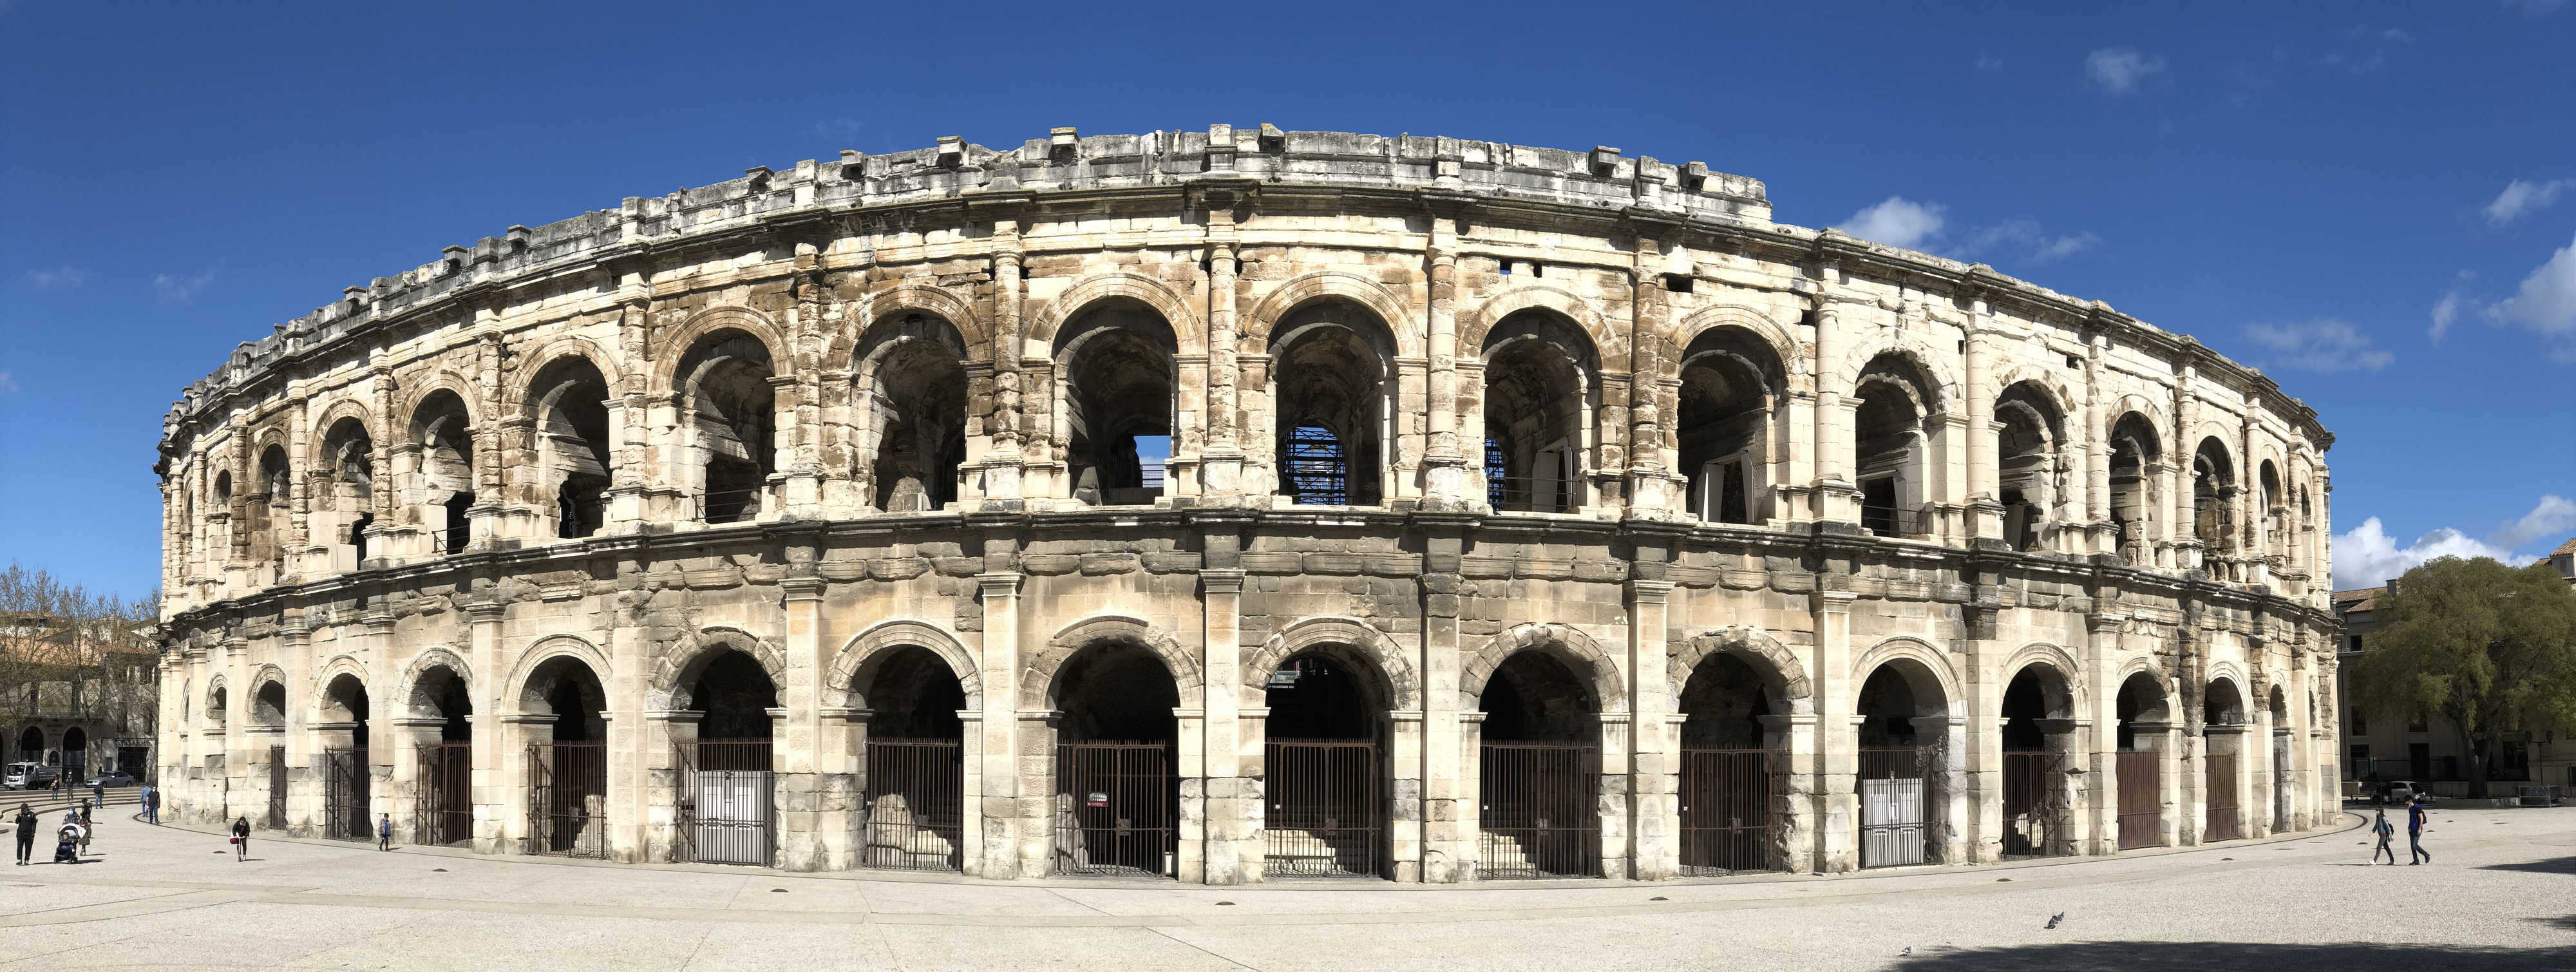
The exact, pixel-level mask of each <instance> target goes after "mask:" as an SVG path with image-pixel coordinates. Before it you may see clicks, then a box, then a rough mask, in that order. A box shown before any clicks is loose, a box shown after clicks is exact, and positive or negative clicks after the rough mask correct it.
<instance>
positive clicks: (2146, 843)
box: [2113, 749, 2165, 850]
mask: <svg viewBox="0 0 2576 972" xmlns="http://www.w3.org/2000/svg"><path fill="white" fill-rule="evenodd" d="M2160 755H2161V754H2159V753H2157V752H2156V751H2155V750H2152V749H2142V750H2128V751H2123V752H2119V753H2115V754H2113V758H2114V759H2115V760H2116V761H2117V770H2116V772H2117V773H2118V775H2119V787H2120V849H2121V850H2131V849H2134V848H2139V847H2160V846H2163V844H2164V842H2165V837H2164V768H2163V765H2162V763H2161V762H2159V759H2158V757H2159V756H2160Z"/></svg>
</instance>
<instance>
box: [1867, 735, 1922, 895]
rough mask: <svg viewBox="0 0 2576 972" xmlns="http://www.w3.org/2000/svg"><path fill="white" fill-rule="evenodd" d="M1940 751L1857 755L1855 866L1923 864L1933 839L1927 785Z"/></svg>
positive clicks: (1872, 750) (1883, 751) (1903, 749)
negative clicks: (1858, 814) (1857, 863)
mask: <svg viewBox="0 0 2576 972" xmlns="http://www.w3.org/2000/svg"><path fill="white" fill-rule="evenodd" d="M1939 753H1940V750H1938V749H1934V748H1932V747H1928V746H1900V747H1888V748H1870V749H1863V750H1861V751H1860V808H1861V817H1860V866H1862V867H1899V866H1902V865H1906V864H1921V863H1923V860H1924V852H1925V850H1926V848H1927V847H1928V846H1929V845H1930V844H1931V840H1932V828H1931V827H1929V826H1927V823H1928V816H1929V810H1930V807H1931V803H1932V787H1931V786H1930V783H1931V779H1932V774H1933V770H1934V768H1935V767H1936V766H1938V764H1939V762H1938V761H1939Z"/></svg>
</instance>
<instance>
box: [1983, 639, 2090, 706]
mask: <svg viewBox="0 0 2576 972" xmlns="http://www.w3.org/2000/svg"><path fill="white" fill-rule="evenodd" d="M2032 665H2045V666H2047V667H2048V668H2049V669H2050V670H2051V671H2053V672H2054V673H2055V674H2056V676H2057V684H2056V685H2049V684H2048V683H2047V682H2046V681H2042V682H2041V683H2040V685H2041V689H2042V691H2046V692H2062V693H2063V694H2064V698H2053V699H2050V700H2049V708H2050V709H2052V710H2054V709H2059V708H2061V706H2060V704H2059V703H2063V710H2064V711H2066V712H2069V713H2082V712H2089V711H2092V709H2091V703H2090V702H2089V701H2088V700H2089V699H2090V698H2091V696H2092V693H2091V692H2090V691H2089V690H2088V689H2087V687H2086V686H2085V684H2084V676H2083V674H2082V673H2083V671H2084V669H2082V668H2081V667H2078V666H2077V665H2076V663H2075V656H2073V655H2070V654H2067V653H2066V649H2064V648H2061V647H2058V646H2056V645H2052V644H2049V643H2048V642H2045V641H2034V642H2031V643H2029V644H2027V645H2023V646H2021V647H2020V648H2019V649H2017V650H2015V651H2014V652H2013V653H2012V656H2011V657H2009V658H2006V659H2004V663H2003V666H2002V667H2000V668H1997V669H1996V670H1995V677H1996V682H1995V684H1997V685H2005V686H2009V685H2011V684H2012V682H2013V679H2014V678H2015V677H2017V676H2019V675H2020V674H2021V672H2022V669H2025V668H2029V667H2030V666H2032Z"/></svg>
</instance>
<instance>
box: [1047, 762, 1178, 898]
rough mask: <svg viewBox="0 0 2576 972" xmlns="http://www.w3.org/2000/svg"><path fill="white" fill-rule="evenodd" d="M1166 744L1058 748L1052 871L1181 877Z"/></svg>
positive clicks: (1173, 790) (1175, 806) (1173, 789)
mask: <svg viewBox="0 0 2576 972" xmlns="http://www.w3.org/2000/svg"><path fill="white" fill-rule="evenodd" d="M1175 782H1176V781H1175V780H1174V779H1173V777H1172V753H1171V744H1169V743H1160V742H1081V743H1063V744H1060V745H1058V746H1056V748H1055V849H1054V854H1053V855H1052V858H1051V863H1050V865H1049V870H1050V872H1051V873H1055V874H1151V875H1161V876H1164V877H1176V876H1178V867H1177V859H1178V854H1179V850H1180V844H1179V842H1178V831H1176V830H1175V829H1174V827H1173V826H1172V825H1173V822H1174V819H1175V818H1176V817H1177V816H1178V815H1179V806H1178V804H1177V796H1178V788H1177V787H1176V786H1175V785H1174V784H1175Z"/></svg>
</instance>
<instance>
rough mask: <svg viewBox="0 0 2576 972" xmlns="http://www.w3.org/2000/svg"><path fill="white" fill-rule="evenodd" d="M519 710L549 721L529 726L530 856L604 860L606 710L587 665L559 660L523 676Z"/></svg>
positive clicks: (561, 657) (576, 660)
mask: <svg viewBox="0 0 2576 972" xmlns="http://www.w3.org/2000/svg"><path fill="white" fill-rule="evenodd" d="M525 691H526V696H525V697H523V698H522V699H521V700H520V703H519V706H520V708H521V710H522V711H525V712H527V713H529V714H530V715H540V716H552V717H553V719H554V721H553V722H530V723H528V734H529V738H528V852H529V853H532V854H553V855H560V856H564V857H591V858H604V857H606V856H608V813H607V811H608V806H607V804H608V743H607V741H606V739H607V735H608V734H607V725H606V724H605V721H604V720H603V719H602V718H601V712H602V710H604V709H606V708H607V707H608V698H607V693H606V692H604V691H602V690H601V687H600V684H599V675H598V673H597V672H595V671H592V670H591V667H590V665H589V664H587V663H585V662H583V661H582V660H581V659H579V658H575V657H572V656H569V655H558V656H556V657H553V658H549V659H546V660H545V661H544V662H541V663H539V664H538V665H537V670H536V671H534V672H532V673H530V674H529V676H528V685H527V688H526V690H525Z"/></svg>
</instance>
